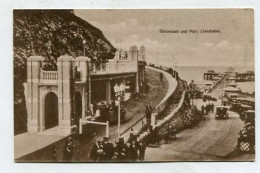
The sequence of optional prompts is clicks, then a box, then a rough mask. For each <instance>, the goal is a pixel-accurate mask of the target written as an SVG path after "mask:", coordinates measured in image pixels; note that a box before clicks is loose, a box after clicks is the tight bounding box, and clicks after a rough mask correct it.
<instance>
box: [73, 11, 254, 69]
mask: <svg viewBox="0 0 260 173" xmlns="http://www.w3.org/2000/svg"><path fill="white" fill-rule="evenodd" d="M75 14H76V15H77V16H79V17H81V18H82V19H84V20H86V21H87V22H89V23H90V24H92V25H93V26H95V27H97V28H99V29H100V30H101V31H102V32H103V34H104V35H105V37H106V38H107V39H108V40H109V41H110V42H111V43H112V44H113V45H114V46H115V47H117V48H123V49H124V48H125V49H129V47H130V46H131V45H137V46H141V45H144V46H145V47H146V61H147V62H150V63H154V64H157V62H158V64H159V65H164V66H171V65H173V64H174V63H175V62H176V63H177V65H178V66H254V11H253V10H251V9H218V10H217V9H185V10H184V9H178V10H177V9H168V10H157V9H156V10H153V9H150V10H148V9H146V10H144V9H142V10H140V9H138V10H137V9H135V10H133V9H129V10H125V9H124V10H118V9H117V10H114V9H113V10H112V9H110V10H100V9H99V10H75ZM161 29H162V30H171V31H174V30H178V31H179V33H161V32H160V30H161ZM181 30H187V31H188V33H180V31H181ZM190 30H197V31H198V33H189V31H190ZM201 30H219V31H220V33H200V31H201ZM157 53H158V54H157ZM157 55H158V56H157ZM157 57H158V61H157Z"/></svg>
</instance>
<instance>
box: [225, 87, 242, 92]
mask: <svg viewBox="0 0 260 173" xmlns="http://www.w3.org/2000/svg"><path fill="white" fill-rule="evenodd" d="M222 91H228V92H239V91H240V89H239V88H235V87H230V86H229V87H227V88H224V89H222Z"/></svg>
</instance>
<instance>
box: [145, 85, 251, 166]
mask: <svg viewBox="0 0 260 173" xmlns="http://www.w3.org/2000/svg"><path fill="white" fill-rule="evenodd" d="M223 87H225V82H223V81H222V82H221V83H220V84H219V85H218V86H217V87H216V89H214V90H213V92H212V95H213V96H215V97H216V98H218V97H217V96H218V94H219V93H220V91H221V89H222V88H223ZM195 104H197V105H199V106H198V107H200V105H201V104H202V100H197V101H196V102H195ZM219 104H220V101H218V102H216V103H215V105H219ZM229 116H230V118H229V119H227V120H215V114H214V113H211V114H210V115H206V116H205V120H204V121H201V122H200V123H199V124H198V125H197V126H196V127H194V128H192V129H187V130H184V131H182V132H180V133H179V134H178V135H177V139H176V140H173V141H171V142H170V143H168V144H163V145H161V146H159V147H157V148H147V150H146V155H145V160H146V161H220V160H224V157H225V156H227V155H228V154H230V153H232V152H233V151H234V148H235V147H236V144H237V139H238V133H239V131H240V130H241V129H242V127H243V125H244V123H243V121H241V120H240V118H239V115H238V114H237V113H235V112H229ZM254 157H255V155H254V154H247V155H236V156H235V157H233V158H232V157H230V158H229V160H236V161H237V160H239V161H252V160H254Z"/></svg>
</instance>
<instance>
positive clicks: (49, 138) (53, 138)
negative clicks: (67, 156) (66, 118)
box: [14, 127, 66, 159]
mask: <svg viewBox="0 0 260 173" xmlns="http://www.w3.org/2000/svg"><path fill="white" fill-rule="evenodd" d="M50 131H51V133H48V132H50ZM65 137H66V136H60V135H58V128H57V127H56V128H55V127H54V128H52V129H49V130H47V131H45V132H44V133H37V134H33V133H22V134H19V135H16V136H14V159H17V158H20V157H22V156H24V155H27V154H30V153H32V152H34V151H37V150H39V149H41V148H44V147H46V146H48V145H50V144H52V143H54V142H57V141H59V140H61V139H63V138H65Z"/></svg>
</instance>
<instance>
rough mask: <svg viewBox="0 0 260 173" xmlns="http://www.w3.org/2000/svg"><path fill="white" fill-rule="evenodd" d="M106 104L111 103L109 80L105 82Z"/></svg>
mask: <svg viewBox="0 0 260 173" xmlns="http://www.w3.org/2000/svg"><path fill="white" fill-rule="evenodd" d="M106 102H107V104H110V102H111V80H110V79H109V80H107V81H106Z"/></svg>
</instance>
